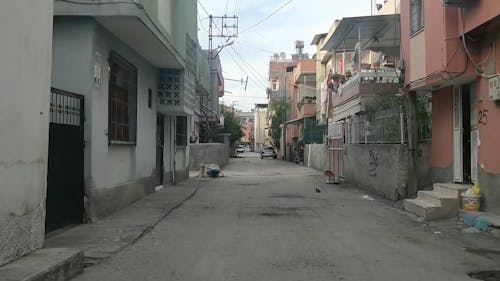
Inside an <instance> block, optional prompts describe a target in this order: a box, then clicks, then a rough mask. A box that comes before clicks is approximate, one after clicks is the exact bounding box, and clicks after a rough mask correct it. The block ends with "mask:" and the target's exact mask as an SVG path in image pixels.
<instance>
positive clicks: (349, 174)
mask: <svg viewBox="0 0 500 281" xmlns="http://www.w3.org/2000/svg"><path fill="white" fill-rule="evenodd" d="M418 152H419V153H418V155H419V157H420V158H419V165H420V167H419V179H420V181H419V189H423V188H424V187H428V186H429V185H430V181H429V180H428V178H430V173H431V169H430V166H429V164H428V163H429V158H428V157H429V144H428V143H420V144H419V148H418ZM344 155H345V169H346V170H345V175H346V176H345V179H346V181H347V182H349V183H352V184H355V185H357V186H359V187H361V188H364V189H367V190H369V191H370V192H374V193H375V194H377V195H379V196H382V197H384V198H387V199H390V200H398V199H402V198H404V196H405V194H406V185H407V178H408V148H407V147H406V145H401V144H345V154H344Z"/></svg>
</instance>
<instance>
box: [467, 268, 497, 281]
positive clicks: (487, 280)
mask: <svg viewBox="0 0 500 281" xmlns="http://www.w3.org/2000/svg"><path fill="white" fill-rule="evenodd" d="M467 275H469V276H470V277H471V278H474V279H477V280H483V281H500V270H488V271H478V272H470V273H468V274H467Z"/></svg>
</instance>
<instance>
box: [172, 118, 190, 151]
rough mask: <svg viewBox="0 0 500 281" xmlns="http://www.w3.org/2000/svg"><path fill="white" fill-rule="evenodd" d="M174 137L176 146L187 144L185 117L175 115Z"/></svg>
mask: <svg viewBox="0 0 500 281" xmlns="http://www.w3.org/2000/svg"><path fill="white" fill-rule="evenodd" d="M176 119H177V120H176V130H175V132H176V137H175V144H176V145H177V146H187V140H188V134H187V131H188V130H187V129H188V128H187V117H186V116H177V117H176Z"/></svg>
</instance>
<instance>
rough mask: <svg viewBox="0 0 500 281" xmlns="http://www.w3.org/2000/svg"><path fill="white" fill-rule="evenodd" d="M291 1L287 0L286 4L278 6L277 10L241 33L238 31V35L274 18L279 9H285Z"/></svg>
mask: <svg viewBox="0 0 500 281" xmlns="http://www.w3.org/2000/svg"><path fill="white" fill-rule="evenodd" d="M292 2H293V0H288V1H287V2H285V3H283V5H281V6H279V7H278V9H276V10H275V11H274V12H272V13H271V14H269V15H268V16H266V17H264V18H263V19H261V20H260V21H258V22H257V23H255V24H253V25H251V26H249V27H247V28H245V29H243V30H242V31H240V34H242V33H244V32H246V31H248V30H251V29H252V28H254V27H256V26H258V25H259V24H261V23H263V22H264V21H266V20H267V19H269V18H270V17H272V16H274V15H275V14H276V13H278V12H279V11H280V10H281V9H283V8H285V7H286V6H287V5H288V4H290V3H292Z"/></svg>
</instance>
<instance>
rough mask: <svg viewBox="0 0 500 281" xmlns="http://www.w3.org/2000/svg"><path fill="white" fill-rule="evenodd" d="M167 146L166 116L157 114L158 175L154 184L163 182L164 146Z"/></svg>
mask: <svg viewBox="0 0 500 281" xmlns="http://www.w3.org/2000/svg"><path fill="white" fill-rule="evenodd" d="M164 146H165V117H164V116H163V115H162V114H157V115H156V175H155V179H154V181H155V182H154V185H155V186H158V185H161V184H163V170H164V166H163V165H164V163H163V147H164Z"/></svg>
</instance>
